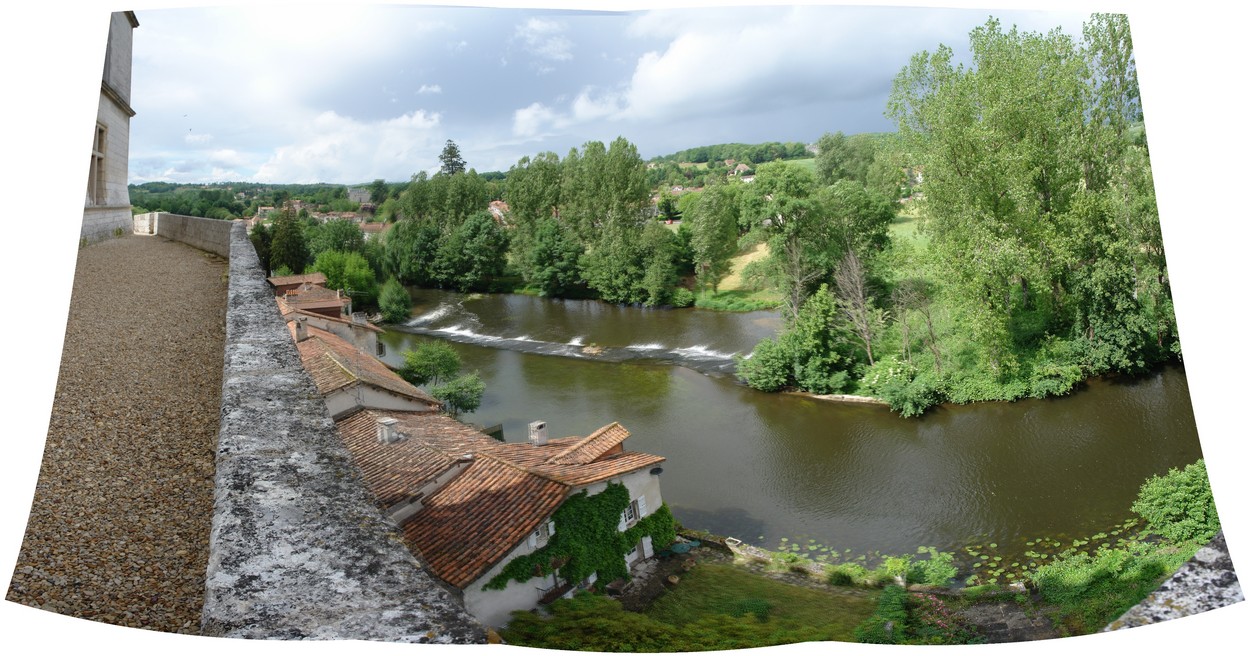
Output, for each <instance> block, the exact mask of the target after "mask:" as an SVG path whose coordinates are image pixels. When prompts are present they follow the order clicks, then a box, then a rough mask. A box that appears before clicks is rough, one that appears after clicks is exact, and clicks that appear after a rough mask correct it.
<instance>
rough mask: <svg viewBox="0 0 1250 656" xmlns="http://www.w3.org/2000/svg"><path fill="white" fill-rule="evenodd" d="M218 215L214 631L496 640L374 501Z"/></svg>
mask: <svg viewBox="0 0 1250 656" xmlns="http://www.w3.org/2000/svg"><path fill="white" fill-rule="evenodd" d="M200 221H211V220H207V219H200ZM211 222H213V223H218V224H221V225H225V226H229V227H231V232H230V251H229V253H230V255H229V257H230V286H229V292H228V310H227V318H226V347H225V348H226V353H225V368H224V375H223V382H222V407H221V431H220V434H219V438H218V440H219V441H218V446H217V459H216V492H215V499H214V511H213V523H212V534H211V537H210V542H209V561H208V573H207V580H206V593H205V602H204V611H203V615H202V622H201V630H202V632H203V633H204V634H205V635H212V636H226V637H235V638H276V639H357V640H383V641H398V642H429V643H484V642H486V633H485V629H484V628H483V627H482V626H481V625H480V624H479V623H478V622H477V621H475V620H474V619H473V618H472V617H471V616H469V615H468V614H467V613H466V612H465V611H464V609H463V608H462V607H460V606H459V605H458V604H457V603H456V602H455V601H454V600H453V599H452V597H451V596H450V595H449V594H448V593H447V592H446V591H445V590H444V589H443V588H441V587H440V586H439V585H437V584H436V583H435V581H434V580H433V579H432V578H431V576H430V575H429V574H428V573H427V572H426V571H424V570H423V569H422V568H421V567H420V565H419V563H418V562H417V560H416V558H415V557H414V556H413V555H412V553H411V552H409V551H408V549H407V548H406V547H405V546H404V543H403V541H402V539H401V536H400V533H399V531H398V529H397V528H396V527H395V525H394V524H393V523H391V522H390V521H389V520H387V519H385V518H384V517H383V515H382V513H381V512H380V511H379V510H378V509H377V507H376V506H375V505H374V503H373V499H372V497H371V496H370V495H369V493H368V491H367V490H366V488H365V486H364V483H363V482H362V481H361V479H360V475H359V472H358V470H357V468H356V466H355V464H354V463H353V462H352V459H351V456H350V454H349V453H348V451H347V449H346V447H344V446H343V443H342V441H341V440H340V439H339V437H338V434H337V432H336V431H335V428H334V424H333V422H331V421H330V419H329V418H328V416H327V412H326V406H325V401H324V400H323V399H322V397H321V395H319V394H318V393H317V390H316V388H315V387H314V385H313V383H312V380H311V378H310V377H309V376H308V374H307V373H306V372H305V371H304V368H303V366H302V365H301V363H300V359H299V354H298V352H297V351H296V348H295V344H294V342H293V341H292V340H291V336H290V333H289V332H288V330H287V328H286V325H285V324H284V322H283V321H282V318H281V315H280V314H279V313H278V308H277V305H276V304H275V303H274V300H273V294H272V291H271V290H270V289H269V286H268V283H267V282H266V280H265V276H264V274H263V272H262V271H261V269H260V264H259V261H258V258H257V257H256V251H255V250H254V249H253V248H252V244H251V242H250V241H249V240H248V238H247V233H246V230H245V229H244V226H243V224H242V223H241V222H233V224H232V222H224V221H211ZM159 225H160V226H165V225H166V221H165V216H164V215H163V216H162V217H161V220H160V222H159ZM161 233H162V234H163V230H162V231H161Z"/></svg>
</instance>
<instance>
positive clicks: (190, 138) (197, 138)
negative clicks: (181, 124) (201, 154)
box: [182, 132, 213, 144]
mask: <svg viewBox="0 0 1250 656" xmlns="http://www.w3.org/2000/svg"><path fill="white" fill-rule="evenodd" d="M182 140H183V141H185V142H187V143H189V144H206V143H208V142H210V141H212V140H213V135H211V134H207V133H201V134H193V133H190V132H188V133H187V136H185V137H183V138H182Z"/></svg>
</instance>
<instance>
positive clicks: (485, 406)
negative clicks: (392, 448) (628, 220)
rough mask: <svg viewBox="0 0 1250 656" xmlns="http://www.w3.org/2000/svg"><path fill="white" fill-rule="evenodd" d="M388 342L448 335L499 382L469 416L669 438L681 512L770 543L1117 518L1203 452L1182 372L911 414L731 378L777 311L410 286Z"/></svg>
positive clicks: (862, 541) (942, 544) (1084, 526)
mask: <svg viewBox="0 0 1250 656" xmlns="http://www.w3.org/2000/svg"><path fill="white" fill-rule="evenodd" d="M413 296H414V300H415V302H416V304H417V305H416V307H415V308H414V310H413V319H412V321H411V322H410V323H409V324H408V325H406V326H399V327H393V328H391V329H390V330H389V331H388V333H387V334H386V335H384V336H383V341H385V342H386V343H387V346H388V349H387V356H386V358H385V359H386V360H387V361H388V362H389V363H391V364H394V365H398V364H400V363H401V362H402V355H401V352H402V351H403V350H404V349H406V348H411V347H412V346H413V345H414V344H416V343H417V342H419V341H420V340H425V339H443V340H447V341H450V342H452V343H453V345H454V347H455V348H456V350H457V351H458V352H459V353H460V356H461V358H462V360H463V362H464V370H466V371H478V372H479V373H480V374H481V376H482V378H483V380H484V381H485V382H486V396H485V397H484V400H483V402H482V405H481V408H480V409H479V410H478V411H477V412H475V413H473V414H470V415H466V416H465V417H464V419H465V420H466V421H470V422H474V423H477V424H481V425H484V426H491V425H494V424H502V425H503V427H504V434H505V438H506V439H507V440H508V441H509V442H513V441H524V440H525V439H526V426H527V425H528V424H529V422H531V421H535V420H540V419H541V420H544V421H546V422H547V423H548V432H549V434H550V435H551V436H552V437H559V436H565V435H585V434H587V433H589V432H591V431H593V430H595V429H596V428H599V427H600V426H603V425H605V424H607V423H610V422H612V421H619V422H621V424H622V425H624V426H625V427H626V428H627V429H629V431H630V432H631V433H632V437H631V438H630V439H629V441H628V442H627V443H626V447H627V448H629V449H631V450H635V451H646V452H650V453H655V454H659V455H662V456H664V457H666V458H667V459H668V460H667V462H665V463H664V465H663V469H664V472H663V474H662V475H661V481H662V487H663V495H664V499H665V501H666V502H667V503H668V504H669V506H670V508H671V509H672V510H673V513H674V515H675V516H676V517H677V519H678V521H680V522H681V523H682V524H683V525H685V526H687V527H691V528H700V529H705V530H709V531H711V532H713V533H717V534H721V535H729V536H735V537H738V538H740V539H742V540H744V541H746V542H750V543H754V544H759V545H761V546H767V547H772V546H776V545H777V544H778V543H779V542H780V541H781V540H782V538H785V539H787V540H789V541H790V543H791V544H794V543H795V542H798V543H800V544H808V543H809V541H815V544H818V545H823V546H825V547H828V548H830V549H834V550H836V551H839V552H841V551H844V550H848V549H849V550H851V552H852V553H856V554H870V553H872V552H881V553H914V552H915V550H916V548H917V547H920V546H935V547H938V548H941V549H944V550H953V549H955V548H957V547H959V546H962V545H967V544H973V543H981V544H988V543H990V542H994V543H997V544H1000V545H1001V547H1000V552H1002V553H1005V554H1007V555H1008V556H1015V555H1018V554H1020V553H1022V552H1023V551H1024V550H1025V549H1026V547H1025V542H1026V541H1027V540H1032V539H1034V538H1040V537H1050V538H1053V539H1057V540H1068V541H1070V540H1071V539H1073V538H1080V537H1085V536H1089V535H1090V534H1093V533H1097V532H1099V531H1107V530H1110V529H1111V528H1113V527H1114V526H1115V525H1116V524H1117V523H1119V522H1121V521H1123V520H1125V519H1127V518H1129V517H1131V516H1132V514H1131V512H1130V510H1129V506H1130V505H1131V504H1132V501H1133V499H1134V498H1135V496H1136V494H1137V491H1138V489H1139V488H1140V486H1141V484H1142V482H1143V481H1145V480H1146V479H1147V478H1148V477H1149V476H1151V475H1155V474H1162V473H1165V472H1167V470H1168V469H1169V468H1171V467H1183V466H1185V465H1187V464H1189V463H1191V462H1193V461H1195V460H1197V459H1198V458H1199V457H1201V451H1200V449H1199V444H1198V435H1197V430H1196V428H1195V424H1194V418H1193V411H1192V408H1191V406H1190V400H1189V391H1188V387H1187V385H1186V380H1185V375H1184V372H1183V370H1181V369H1180V368H1179V367H1170V368H1165V369H1163V370H1160V371H1158V372H1156V373H1153V374H1149V375H1147V376H1144V377H1141V378H1136V379H1133V380H1131V381H1107V380H1096V381H1092V382H1090V383H1088V384H1086V385H1085V386H1084V387H1083V389H1081V390H1080V391H1078V392H1077V393H1074V394H1072V395H1070V396H1068V397H1065V398H1061V399H1049V400H1026V401H1020V402H1015V403H983V404H975V405H970V406H945V407H941V408H938V409H935V410H933V411H931V412H929V413H928V414H926V415H925V416H923V417H921V418H918V419H902V418H899V417H898V416H897V415H895V414H893V413H891V412H890V411H889V410H888V409H886V408H884V407H879V406H869V405H856V404H838V403H830V402H826V401H819V400H814V399H810V398H807V397H803V396H798V395H785V394H765V393H762V392H757V391H755V390H752V389H750V388H748V387H746V386H744V385H742V384H740V383H738V382H736V380H735V379H734V378H733V376H732V371H733V360H732V356H733V354H734V353H742V354H745V353H749V352H750V350H751V348H752V346H754V344H755V343H756V342H757V341H758V340H759V339H761V338H763V337H767V336H770V335H772V334H775V332H776V331H777V329H778V328H779V327H780V325H781V321H780V319H779V317H778V315H777V314H776V313H771V312H753V313H723V312H713V311H704V310H698V309H687V310H649V309H642V308H629V307H618V306H612V305H607V304H604V303H600V302H598V301H569V300H552V299H540V298H534V297H529V296H522V295H485V296H482V295H473V296H466V295H460V294H453V293H446V292H438V291H430V290H413Z"/></svg>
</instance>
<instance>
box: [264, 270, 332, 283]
mask: <svg viewBox="0 0 1250 656" xmlns="http://www.w3.org/2000/svg"><path fill="white" fill-rule="evenodd" d="M268 280H269V284H271V285H273V286H274V287H281V286H282V285H298V284H300V283H302V282H311V283H315V284H318V285H324V284H326V274H324V273H321V272H320V271H318V272H316V273H301V274H297V275H294V276H274V277H272V278H269V279H268Z"/></svg>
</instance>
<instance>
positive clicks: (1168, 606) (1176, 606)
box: [1103, 531, 1245, 632]
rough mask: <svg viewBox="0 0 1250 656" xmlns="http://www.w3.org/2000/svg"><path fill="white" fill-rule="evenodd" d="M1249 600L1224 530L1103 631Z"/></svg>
mask: <svg viewBox="0 0 1250 656" xmlns="http://www.w3.org/2000/svg"><path fill="white" fill-rule="evenodd" d="M1240 601H1245V596H1244V595H1243V594H1242V592H1241V584H1240V583H1239V582H1238V581H1237V573H1236V572H1235V571H1233V560H1232V558H1231V557H1230V556H1229V555H1228V543H1227V542H1226V541H1225V540H1224V532H1223V531H1220V532H1219V533H1218V534H1216V536H1215V538H1214V539H1212V540H1211V543H1210V544H1208V545H1207V546H1205V547H1203V548H1201V549H1199V550H1198V552H1197V553H1195V554H1194V557H1193V558H1191V559H1190V560H1189V562H1187V563H1185V564H1184V565H1182V566H1181V568H1180V569H1179V570H1177V571H1176V573H1175V574H1173V575H1172V578H1170V579H1168V580H1166V581H1164V582H1163V585H1161V586H1159V589H1158V590H1155V591H1154V592H1152V593H1150V596H1149V597H1146V598H1145V599H1143V600H1142V602H1141V603H1140V604H1137V605H1136V606H1134V607H1132V608H1130V609H1129V610H1128V612H1126V613H1124V614H1123V615H1121V616H1120V618H1119V619H1117V620H1116V621H1114V622H1112V623H1111V624H1108V625H1107V626H1106V627H1104V628H1103V632H1106V631H1116V630H1118V629H1127V628H1131V627H1134V626H1143V625H1146V624H1154V623H1156V622H1162V621H1164V620H1173V619H1177V618H1179V617H1185V616H1188V615H1193V614H1195V613H1202V612H1206V611H1208V610H1213V609H1216V608H1222V607H1224V606H1228V605H1230V604H1235V603H1237V602H1240Z"/></svg>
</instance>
